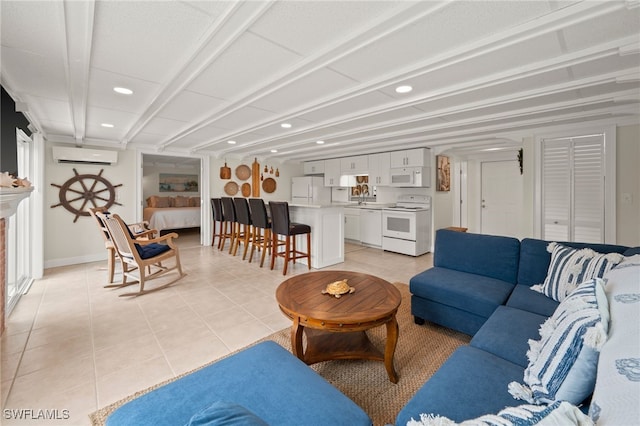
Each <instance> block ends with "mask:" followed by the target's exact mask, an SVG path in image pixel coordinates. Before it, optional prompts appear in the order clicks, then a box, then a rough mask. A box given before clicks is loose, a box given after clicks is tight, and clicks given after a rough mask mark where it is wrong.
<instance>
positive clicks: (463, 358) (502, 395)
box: [396, 346, 524, 426]
mask: <svg viewBox="0 0 640 426" xmlns="http://www.w3.org/2000/svg"><path fill="white" fill-rule="evenodd" d="M523 370H524V369H523V368H522V367H521V366H519V365H516V364H513V363H511V362H509V361H507V360H504V359H502V358H500V357H497V356H495V355H493V354H490V353H488V352H485V351H483V350H480V349H477V348H474V347H472V346H462V347H460V348H458V349H457V350H456V351H455V352H454V353H453V354H452V355H451V356H450V357H449V359H447V361H446V362H445V363H444V364H443V365H442V367H440V369H439V370H438V371H436V372H435V374H434V375H433V376H431V378H430V379H429V380H428V381H427V382H426V383H425V384H424V385H423V386H422V388H420V389H419V390H418V392H416V394H415V395H414V396H413V397H412V398H411V399H410V400H409V402H408V403H407V404H406V405H405V406H404V407H403V408H402V410H401V411H400V413H399V414H398V416H397V417H396V425H397V426H405V425H406V424H407V422H408V421H409V420H411V418H414V419H416V420H417V419H420V414H421V413H427V414H429V413H433V414H439V415H441V416H445V417H448V418H450V419H451V420H454V421H456V422H460V421H462V420H466V419H473V418H476V417H479V416H482V415H484V414H492V413H497V412H498V411H500V410H502V409H503V408H504V407H513V406H517V405H520V404H521V402H520V401H517V400H515V399H513V397H512V396H511V395H510V394H509V392H508V391H507V385H508V384H509V383H510V382H511V381H512V380H514V378H515V380H520V379H522V374H523Z"/></svg>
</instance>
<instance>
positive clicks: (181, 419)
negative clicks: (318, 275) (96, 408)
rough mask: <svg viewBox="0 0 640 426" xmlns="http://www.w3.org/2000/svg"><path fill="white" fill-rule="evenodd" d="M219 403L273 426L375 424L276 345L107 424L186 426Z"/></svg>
mask: <svg viewBox="0 0 640 426" xmlns="http://www.w3.org/2000/svg"><path fill="white" fill-rule="evenodd" d="M301 389H303V391H301ZM220 400H222V401H229V402H233V403H235V404H239V405H241V406H243V407H246V408H247V409H248V410H250V411H251V412H253V413H255V415H256V416H258V417H259V418H261V419H262V420H264V421H265V422H266V423H268V424H272V425H291V426H294V425H295V426H298V425H300V424H305V425H318V426H321V425H322V426H324V425H327V424H336V425H337V424H349V425H362V426H365V425H366V426H370V425H371V424H372V422H371V419H370V418H369V416H367V414H366V413H365V412H364V411H363V410H362V409H361V408H360V407H358V406H357V405H356V404H355V403H354V402H353V401H351V400H350V399H349V398H347V397H346V396H345V395H344V394H343V393H341V392H340V391H339V390H338V389H336V388H335V387H333V386H332V385H331V384H330V383H329V382H327V381H326V380H325V379H323V378H322V377H321V376H320V375H318V374H317V373H316V372H315V371H314V370H312V369H311V368H309V367H308V366H307V365H306V364H304V363H303V362H302V361H300V360H299V359H298V358H296V357H295V356H293V355H292V354H291V353H290V352H288V351H287V350H285V349H284V348H282V347H281V346H279V345H278V344H277V343H275V342H272V341H266V342H262V343H259V344H257V345H255V346H252V347H250V348H247V349H245V350H242V351H240V352H238V353H236V354H234V355H232V356H230V357H228V358H224V359H222V360H220V361H218V362H215V363H213V364H211V365H209V366H207V367H204V368H202V369H200V370H198V371H195V372H193V373H191V374H188V375H186V376H184V377H182V378H180V379H178V380H176V381H173V382H170V383H168V384H166V385H164V386H161V387H159V388H157V389H155V390H153V391H151V392H149V393H147V394H145V395H142V396H140V397H138V398H136V399H134V400H133V401H130V402H128V403H127V404H125V405H123V406H122V407H120V408H118V409H117V410H116V411H114V412H113V413H112V414H111V415H110V416H109V417H108V418H107V422H106V424H107V426H122V425H131V426H147V425H148V426H162V425H167V426H169V425H172V426H175V425H184V424H186V423H187V422H188V421H189V419H191V417H192V416H193V415H194V414H196V413H198V412H200V411H202V410H203V409H205V408H207V407H209V406H210V405H211V404H212V403H213V402H214V401H220Z"/></svg>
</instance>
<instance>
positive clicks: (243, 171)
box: [236, 164, 251, 180]
mask: <svg viewBox="0 0 640 426" xmlns="http://www.w3.org/2000/svg"><path fill="white" fill-rule="evenodd" d="M236 176H237V177H238V179H240V180H247V179H249V178H250V177H251V168H250V167H249V166H247V165H245V164H241V165H239V166H238V167H236Z"/></svg>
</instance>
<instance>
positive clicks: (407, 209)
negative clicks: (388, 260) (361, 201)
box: [382, 195, 431, 256]
mask: <svg viewBox="0 0 640 426" xmlns="http://www.w3.org/2000/svg"><path fill="white" fill-rule="evenodd" d="M430 245H431V197H430V196H428V195H401V196H400V197H399V198H398V201H397V203H396V205H395V207H386V208H384V209H383V210H382V249H383V250H386V251H392V252H396V253H402V254H408V255H410V256H420V255H421V254H424V253H428V252H429V250H430Z"/></svg>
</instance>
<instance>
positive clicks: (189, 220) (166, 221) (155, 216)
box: [143, 207, 200, 231]
mask: <svg viewBox="0 0 640 426" xmlns="http://www.w3.org/2000/svg"><path fill="white" fill-rule="evenodd" d="M143 215H144V220H146V221H147V222H149V227H150V228H151V229H157V230H158V231H162V230H163V229H182V228H195V227H199V226H200V207H145V209H144V214H143Z"/></svg>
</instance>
